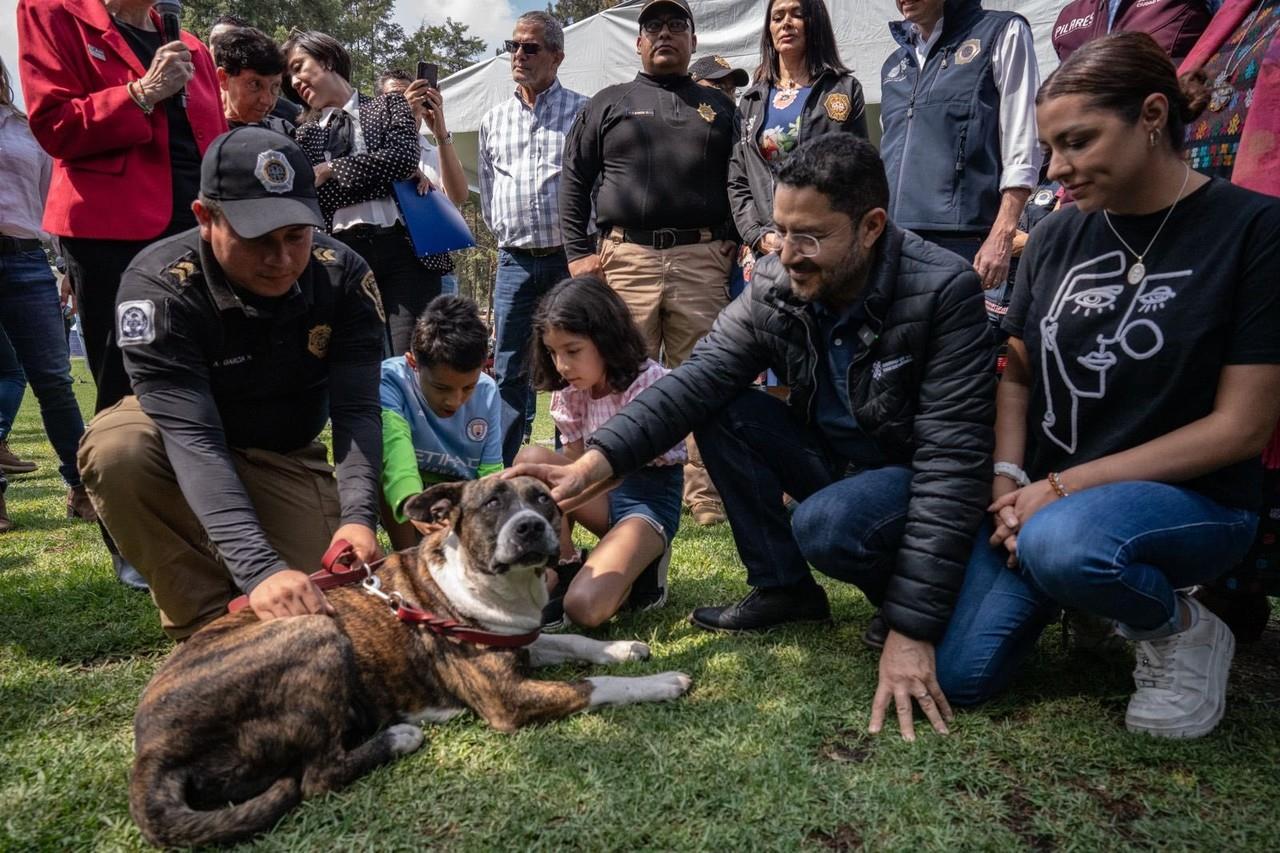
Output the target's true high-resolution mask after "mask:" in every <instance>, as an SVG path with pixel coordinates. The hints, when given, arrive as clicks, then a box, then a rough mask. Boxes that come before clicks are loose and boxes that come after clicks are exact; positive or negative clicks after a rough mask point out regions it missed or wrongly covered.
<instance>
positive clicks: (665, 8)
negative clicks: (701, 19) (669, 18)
mask: <svg viewBox="0 0 1280 853" xmlns="http://www.w3.org/2000/svg"><path fill="white" fill-rule="evenodd" d="M659 12H666V13H668V14H672V13H677V12H678V13H682V14H683V15H684V16H685V17H686V18H688V19H689V23H690V24H691V25H692V24H693V10H691V9H690V8H689V4H688V3H686V2H685V0H649V2H648V3H645V4H644V6H642V7H641V9H640V23H642V24H643V23H644V22H645V21H647V20H649V19H650V18H652V17H653V16H654V15H656V14H658V13H659Z"/></svg>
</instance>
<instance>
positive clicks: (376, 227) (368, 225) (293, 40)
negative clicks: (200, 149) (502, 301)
mask: <svg viewBox="0 0 1280 853" xmlns="http://www.w3.org/2000/svg"><path fill="white" fill-rule="evenodd" d="M284 53H285V59H286V61H287V63H288V66H287V72H288V75H289V80H290V83H291V84H292V86H293V89H294V91H295V92H296V93H297V94H298V95H299V97H301V98H302V101H303V102H304V103H305V104H306V105H307V111H306V112H305V113H303V115H302V117H301V122H302V123H301V124H300V125H298V130H297V133H296V134H295V138H296V139H297V140H298V144H299V145H301V146H302V150H303V151H305V152H306V153H307V157H308V158H309V159H310V160H311V162H312V163H313V164H314V166H315V179H316V188H317V191H318V193H319V195H320V210H321V212H322V213H323V214H324V218H325V223H326V225H327V226H328V228H329V231H330V232H331V233H332V234H333V236H334V237H336V238H338V239H339V240H341V241H342V242H344V243H346V244H347V245H348V246H350V247H351V248H352V249H354V250H355V251H356V252H358V253H359V254H360V256H361V257H363V258H364V259H365V261H366V262H367V263H368V264H369V268H370V269H372V270H373V276H374V279H375V280H376V281H377V283H378V291H379V292H380V293H381V294H382V305H383V308H384V312H385V317H386V323H387V335H388V341H389V343H390V346H391V352H392V353H393V354H397V355H398V354H402V353H406V352H408V351H409V345H410V342H411V340H412V338H413V326H414V323H415V322H417V319H418V316H419V315H420V314H422V312H423V311H425V310H426V307H427V305H428V304H430V302H431V300H432V299H434V298H436V297H437V296H439V295H440V273H439V272H432V271H429V270H426V269H423V267H422V265H421V264H420V263H418V258H417V256H416V255H415V253H414V250H413V244H412V243H411V242H410V241H409V232H408V231H407V230H406V229H405V226H404V222H403V221H402V220H401V217H400V211H399V208H398V207H397V206H396V202H395V197H394V194H393V191H392V188H391V185H392V183H394V182H395V181H400V180H404V179H406V178H410V177H412V176H413V174H414V172H415V171H416V170H417V168H418V122H417V119H416V118H414V115H413V111H412V110H411V109H410V108H409V102H408V101H406V100H405V99H404V96H403V95H401V94H400V93H398V92H389V93H388V94H385V95H379V96H377V97H374V98H371V97H368V96H366V95H363V94H361V93H359V92H357V91H356V89H355V87H354V86H352V85H351V57H350V56H349V55H348V54H347V51H346V49H345V48H343V46H342V45H341V44H339V43H338V42H337V40H336V39H334V38H333V37H332V36H328V35H325V34H324V33H318V32H295V33H293V34H292V35H290V36H289V40H288V41H286V42H285V43H284Z"/></svg>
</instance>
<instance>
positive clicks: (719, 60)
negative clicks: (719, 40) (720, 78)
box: [715, 54, 729, 68]
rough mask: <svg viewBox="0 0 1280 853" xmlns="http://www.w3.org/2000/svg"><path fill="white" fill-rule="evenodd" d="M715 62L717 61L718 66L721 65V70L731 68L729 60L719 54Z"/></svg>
mask: <svg viewBox="0 0 1280 853" xmlns="http://www.w3.org/2000/svg"><path fill="white" fill-rule="evenodd" d="M715 61H716V65H719V66H720V67H721V68H728V67H729V60H727V59H725V58H724V57H723V56H720V55H719V54H716V57H715Z"/></svg>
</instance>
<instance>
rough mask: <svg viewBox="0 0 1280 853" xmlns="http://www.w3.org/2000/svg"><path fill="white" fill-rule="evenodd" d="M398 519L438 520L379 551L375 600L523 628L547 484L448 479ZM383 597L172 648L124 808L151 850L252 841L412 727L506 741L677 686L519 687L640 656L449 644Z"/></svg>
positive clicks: (685, 682)
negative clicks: (475, 732) (463, 718)
mask: <svg viewBox="0 0 1280 853" xmlns="http://www.w3.org/2000/svg"><path fill="white" fill-rule="evenodd" d="M406 512H407V514H408V515H409V517H410V518H413V519H415V520H418V521H427V520H436V521H439V520H443V519H448V521H449V526H448V527H446V528H445V529H444V530H442V531H441V532H439V533H436V534H434V535H432V536H431V537H429V538H428V539H426V540H425V541H424V542H423V543H422V544H421V545H420V546H419V547H418V548H417V549H415V550H409V551H403V552H401V553H399V554H397V555H394V556H392V557H391V558H389V559H388V560H387V561H386V562H385V563H384V564H383V566H382V567H381V568H380V569H379V570H378V573H377V577H378V579H379V582H380V584H381V588H382V589H384V590H386V591H388V592H394V593H398V594H399V595H398V596H394V595H393V596H392V598H393V599H397V600H398V597H399V596H403V599H404V600H405V601H406V602H412V603H413V604H415V605H417V608H419V610H418V612H421V611H430V612H431V614H434V615H435V616H439V617H444V620H456V622H457V623H462V625H463V626H466V627H469V628H474V629H479V632H481V633H480V636H481V637H482V638H483V636H484V634H483V632H492V633H496V634H504V635H521V634H530V635H536V633H537V630H538V627H539V625H540V623H541V618H542V606H543V605H544V604H545V603H546V600H547V592H546V584H545V583H544V582H543V577H542V575H543V570H544V568H545V567H546V566H547V565H548V564H549V563H550V562H551V561H553V560H555V559H556V557H557V555H558V554H559V542H558V531H559V529H560V511H559V510H558V509H557V508H556V505H555V503H554V502H553V501H552V500H551V496H550V494H549V493H548V492H547V489H546V487H545V486H543V485H542V484H541V483H539V482H538V481H536V480H533V479H531V478H528V477H522V478H517V479H513V480H502V479H498V478H496V477H490V478H486V479H483V480H477V481H470V482H464V483H446V484H441V485H438V486H434V487H432V488H431V489H428V490H427V491H425V492H423V493H422V494H420V495H417V496H415V497H414V498H412V499H411V500H410V501H409V502H408V504H407V505H406ZM386 599H387V596H386V595H382V596H379V595H377V594H370V593H369V592H367V591H366V590H364V589H363V588H362V587H361V586H360V585H355V586H344V587H341V588H339V589H335V590H332V591H330V592H329V600H330V602H331V603H332V604H333V606H334V608H335V609H336V611H337V615H336V616H333V617H330V616H297V617H290V618H285V619H275V620H272V621H269V622H259V621H258V619H257V617H256V616H254V615H253V612H252V611H251V610H248V609H246V610H242V611H240V612H238V613H231V614H228V615H226V616H223V617H222V618H220V619H218V620H217V621H216V622H213V623H212V624H210V625H209V626H208V627H206V628H204V629H203V630H201V631H200V632H198V633H197V634H195V635H194V636H193V637H191V639H189V640H188V641H187V642H186V643H184V644H183V645H181V646H180V647H178V648H177V649H176V650H175V651H174V652H173V654H172V655H171V656H170V657H169V659H168V660H167V661H166V662H165V663H164V665H163V666H162V667H161V668H160V669H159V670H158V671H157V672H156V674H155V676H154V677H153V678H152V679H151V682H150V683H149V684H148V685H147V688H146V690H145V691H144V692H143V695H142V700H141V702H140V704H139V706H138V711H137V714H136V716H135V718H134V739H135V749H136V756H135V759H134V764H133V774H132V779H131V783H130V787H129V810H130V812H131V814H132V815H133V818H134V820H135V821H136V822H137V824H138V826H139V828H140V829H141V830H142V834H143V835H144V836H145V837H146V839H147V840H148V841H150V842H151V843H152V844H155V845H157V846H188V845H200V844H211V843H228V842H233V841H237V840H241V839H245V838H248V837H250V836H253V835H255V834H257V833H260V832H264V831H266V830H268V829H270V828H271V827H272V826H274V825H275V823H276V822H277V821H278V820H279V819H280V818H281V817H282V816H283V815H284V814H285V813H286V812H288V811H289V810H290V809H292V808H293V807H294V806H296V805H297V804H298V803H299V802H300V801H301V800H302V799H303V798H304V797H309V796H313V795H315V794H319V793H322V792H324V791H329V790H333V789H336V788H341V787H342V786H344V785H347V784H349V783H350V782H352V781H354V780H355V779H357V778H359V777H360V776H363V775H364V774H365V773H368V772H369V771H370V770H372V769H373V768H375V767H377V766H378V765H380V764H384V763H386V762H388V761H390V760H392V759H393V758H396V757H397V756H401V755H406V754H408V753H410V752H413V751H414V750H416V749H417V748H418V747H419V746H421V745H422V740H423V735H422V731H421V729H419V728H418V726H417V725H416V723H420V722H439V721H443V720H447V719H450V718H451V717H454V716H456V715H457V714H460V713H462V712H463V711H465V710H471V711H474V712H475V713H476V714H478V715H479V716H481V717H483V718H484V720H485V721H486V722H487V723H488V724H489V725H491V726H493V727H494V728H496V729H499V730H501V731H513V730H515V729H517V728H519V727H520V726H523V725H527V724H529V723H534V722H539V721H542V720H555V719H559V718H561V717H565V716H568V715H569V714H573V713H575V712H577V711H582V710H585V709H587V708H594V707H598V706H601V705H625V704H630V703H633V702H656V701H662V700H668V699H675V698H677V697H679V696H680V695H682V694H683V693H684V692H685V691H686V690H688V689H689V683H690V681H689V677H688V676H687V675H684V674H683V673H679V672H665V673H662V674H660V675H650V676H643V677H638V678H618V677H594V678H587V679H585V680H582V681H576V682H571V683H565V682H558V681H538V680H535V679H531V678H529V677H527V675H526V670H527V668H528V667H529V666H530V665H531V666H535V667H536V666H545V665H548V664H555V663H563V662H566V661H585V662H589V663H599V664H605V663H619V662H623V661H632V660H644V659H645V658H647V657H648V656H649V649H648V647H647V646H645V645H644V644H643V643H638V642H625V641H619V642H601V641H598V640H591V639H588V638H586V637H581V636H574V635H559V636H548V635H541V636H537V639H535V640H533V641H532V642H531V643H530V644H529V645H528V646H527V647H526V648H503V647H499V646H493V645H485V644H479V643H477V642H474V641H459V640H458V639H457V638H456V637H447V636H442V635H441V634H439V633H436V632H435V631H433V630H432V629H431V628H430V627H429V626H428V625H427V624H426V623H423V622H412V621H408V622H407V621H402V618H401V617H400V616H398V615H397V614H398V611H397V610H396V609H395V608H394V607H393V606H388V603H387V600H386ZM410 609H412V607H411V608H410ZM399 612H403V609H402V610H401V611H399ZM444 620H437V622H440V621H444ZM495 639H496V638H495ZM502 639H510V638H509V637H507V638H502ZM473 640H474V638H473Z"/></svg>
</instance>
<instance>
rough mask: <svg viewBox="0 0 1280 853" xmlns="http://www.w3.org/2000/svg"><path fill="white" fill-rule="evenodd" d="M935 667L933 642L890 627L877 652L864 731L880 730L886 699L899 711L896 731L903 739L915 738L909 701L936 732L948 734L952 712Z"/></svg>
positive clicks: (882, 724)
mask: <svg viewBox="0 0 1280 853" xmlns="http://www.w3.org/2000/svg"><path fill="white" fill-rule="evenodd" d="M937 671H938V670H937V664H936V662H935V661H934V655H933V644H932V643H928V642H925V641H923V640H913V639H911V638H910V637H908V636H906V635H905V634H899V633H898V632H897V631H894V630H892V629H890V631H889V636H888V637H886V638H885V641H884V652H883V653H881V655H880V683H879V684H878V685H877V686H876V698H875V700H874V701H873V702H872V703H871V725H870V726H869V727H868V729H867V731H869V732H871V734H873V735H874V734H879V733H880V730H881V729H882V728H883V727H884V717H885V714H886V713H887V712H888V710H889V703H890V702H893V704H894V707H896V708H897V711H898V731H900V732H901V733H902V739H903V740H908V741H913V740H915V739H916V728H915V723H914V721H913V720H912V710H913V709H912V706H911V703H912V702H916V703H918V704H919V705H920V710H922V711H924V713H925V716H926V717H928V718H929V722H930V723H932V724H933V727H934V729H936V730H937V731H938V733H939V734H944V735H945V734H947V733H948V729H947V723H949V722H951V721H952V720H953V719H954V718H955V715H954V714H952V713H951V705H950V704H949V703H948V702H947V697H946V696H945V695H944V694H943V692H942V688H941V687H940V686H938V676H937Z"/></svg>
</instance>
